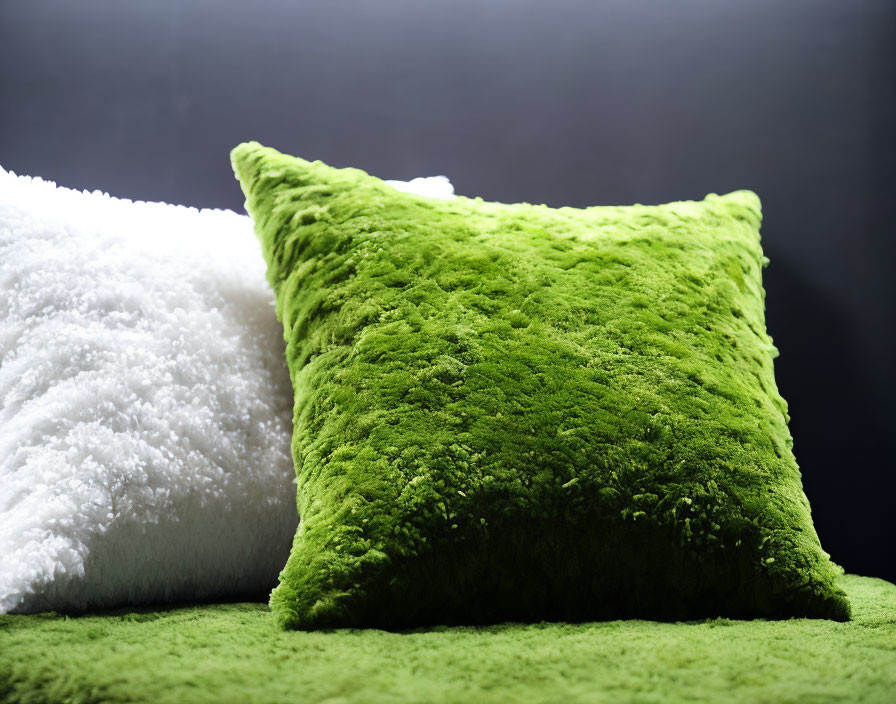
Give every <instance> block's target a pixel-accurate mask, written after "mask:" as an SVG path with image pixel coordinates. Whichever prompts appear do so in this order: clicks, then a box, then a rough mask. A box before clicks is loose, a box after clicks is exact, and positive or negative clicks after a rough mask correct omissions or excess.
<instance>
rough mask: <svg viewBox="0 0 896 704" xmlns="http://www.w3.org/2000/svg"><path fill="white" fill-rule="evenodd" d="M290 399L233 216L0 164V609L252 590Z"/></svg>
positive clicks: (284, 472) (283, 517)
mask: <svg viewBox="0 0 896 704" xmlns="http://www.w3.org/2000/svg"><path fill="white" fill-rule="evenodd" d="M446 184H447V185H446ZM393 185H395V186H396V187H400V188H402V189H410V190H412V191H414V192H417V193H420V194H421V195H431V196H434V197H450V196H451V194H452V193H453V189H451V185H450V183H448V182H447V179H444V178H439V177H436V178H434V179H415V183H412V184H402V183H393ZM292 399H293V394H292V389H291V387H290V382H289V375H288V373H287V370H286V366H285V363H284V343H283V334H282V329H281V327H280V324H279V323H278V322H277V320H276V317H275V314H274V299H273V295H272V294H271V292H270V290H269V287H268V285H267V283H266V281H265V277H264V263H263V260H262V257H261V253H260V249H259V246H258V243H257V241H256V239H255V236H254V234H253V232H252V223H251V221H250V220H249V218H247V217H246V216H242V215H237V214H235V213H232V212H229V211H214V210H202V211H200V210H196V209H193V208H187V207H182V206H172V205H166V204H163V203H143V202H131V201H128V200H119V199H116V198H111V197H109V196H107V195H105V194H102V193H99V192H95V193H86V192H85V193H82V192H78V191H72V190H68V189H64V188H57V187H56V186H55V184H53V183H50V182H46V181H42V180H40V179H36V178H35V179H32V178H28V177H19V176H16V175H15V174H13V173H9V172H6V171H3V170H2V169H0V612H19V613H25V612H33V611H43V610H61V611H82V610H86V609H97V608H110V607H115V606H120V605H125V604H130V605H137V604H149V603H158V602H164V601H194V600H201V599H212V598H216V599H217V598H229V597H241V596H249V595H253V596H258V595H261V594H264V593H266V592H267V590H269V589H270V588H271V587H272V586H273V585H274V584H275V582H276V577H277V574H278V572H279V570H280V569H281V567H282V566H283V564H284V562H285V560H286V557H287V555H288V553H289V547H290V543H291V540H292V537H293V535H294V533H295V529H296V523H297V520H298V519H297V515H296V509H295V493H294V491H295V489H294V486H293V477H294V471H293V466H292V459H291V456H290V433H291V427H292V423H291V412H292Z"/></svg>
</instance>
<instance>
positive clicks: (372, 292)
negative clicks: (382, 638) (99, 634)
mask: <svg viewBox="0 0 896 704" xmlns="http://www.w3.org/2000/svg"><path fill="white" fill-rule="evenodd" d="M232 158H233V164H234V170H235V172H236V174H237V176H238V178H239V180H240V183H241V185H242V188H243V190H244V192H245V194H246V198H247V209H248V210H249V213H250V214H251V215H252V216H253V218H254V220H255V225H256V232H257V233H258V235H259V238H260V240H261V242H262V249H263V251H264V255H265V258H266V260H267V263H268V279H269V281H270V283H271V285H272V286H273V287H274V289H275V292H276V296H277V311H278V315H279V316H280V319H281V321H282V322H283V325H284V330H285V337H286V341H287V362H288V366H289V369H290V372H291V375H292V381H293V385H294V387H295V390H296V405H295V416H294V426H295V427H294V434H293V455H294V458H295V461H296V466H297V468H298V469H297V483H298V492H297V493H298V509H299V515H300V517H301V524H300V527H299V530H298V532H297V534H296V538H295V541H294V544H293V548H292V553H291V555H290V558H289V561H288V563H287V565H286V567H285V568H284V571H283V573H282V574H281V579H280V586H279V587H278V588H277V589H276V590H275V592H274V594H273V596H272V601H271V604H272V607H273V610H274V613H275V615H276V616H277V618H278V620H279V621H280V623H281V624H283V625H284V626H286V627H297V628H317V627H326V626H331V625H339V626H347V625H348V626H350V625H375V626H385V627H401V626H406V625H418V624H431V623H488V622H499V621H505V620H542V619H545V620H567V621H575V620H592V619H602V618H622V617H648V618H658V619H670V618H671V619H680V618H696V617H704V616H729V617H731V616H738V617H742V616H755V615H762V616H772V617H782V616H791V615H792V616H817V617H827V618H835V619H844V618H848V614H849V606H848V602H847V601H846V599H845V597H844V596H843V594H842V592H840V591H838V590H837V589H836V587H835V586H834V583H833V580H834V576H835V568H834V566H833V565H832V564H831V563H830V561H829V560H828V557H827V555H826V554H825V553H824V552H823V551H822V549H821V546H820V545H819V542H818V538H817V536H816V533H815V530H814V528H813V525H812V521H811V517H810V512H809V504H808V501H807V500H806V497H805V495H804V494H803V491H802V485H801V479H800V474H799V470H798V468H797V465H796V462H795V461H794V458H793V455H792V452H791V444H792V443H791V438H790V433H789V431H788V429H787V415H786V404H785V403H784V401H783V400H782V398H781V397H780V395H779V394H778V391H777V388H776V385H775V380H774V370H773V363H772V359H773V356H774V353H775V350H774V347H773V346H772V343H771V340H770V339H769V337H768V335H767V334H766V331H765V320H764V307H763V297H764V294H763V290H762V284H761V268H762V266H763V256H762V251H761V247H760V244H759V223H760V219H761V216H760V204H759V200H758V198H757V197H756V195H755V194H753V193H750V192H748V191H739V192H736V193H732V194H729V195H727V196H721V197H719V196H709V197H707V199H706V200H704V201H701V202H683V203H672V204H668V205H662V206H649V207H648V206H629V207H596V208H589V209H584V210H580V209H573V208H561V209H552V208H547V207H545V206H532V205H527V204H517V205H504V204H499V203H486V202H483V201H482V200H480V199H475V200H474V199H468V198H457V199H454V200H449V201H440V200H435V199H431V198H425V197H420V196H414V195H410V194H405V193H401V192H399V191H397V190H395V189H393V188H391V187H389V186H388V185H386V184H384V183H383V182H382V181H380V180H379V179H376V178H373V177H371V176H368V175H367V174H365V173H364V172H362V171H359V170H356V169H333V168H331V167H328V166H326V165H324V164H322V163H320V162H315V163H309V162H306V161H303V160H301V159H296V158H293V157H289V156H285V155H283V154H280V153H279V152H276V151H275V150H273V149H268V148H265V147H261V146H260V145H258V144H255V143H252V144H244V145H241V146H239V147H237V148H236V149H235V150H234V151H233V154H232Z"/></svg>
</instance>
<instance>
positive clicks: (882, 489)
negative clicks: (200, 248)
mask: <svg viewBox="0 0 896 704" xmlns="http://www.w3.org/2000/svg"><path fill="white" fill-rule="evenodd" d="M894 47H896V3H893V2H892V0H850V1H849V2H847V1H838V0H830V1H828V2H825V1H820V0H813V1H809V0H797V1H793V0H792V1H791V2H786V3H783V2H780V1H779V0H758V1H757V0H750V1H747V0H743V1H742V2H733V1H728V2H718V0H704V1H697V0H679V1H678V2H661V1H659V0H657V1H656V2H645V1H643V0H637V1H632V0H617V1H615V2H596V1H594V0H592V1H590V2H568V1H557V0H554V1H553V2H544V1H543V0H541V1H540V2H529V1H510V0H499V1H494V0H493V1H492V2H488V3H486V2H472V1H470V2H468V1H465V0H451V1H445V2H421V1H419V0H414V1H411V0H406V1H405V0H392V1H388V0H380V1H378V2H375V1H373V0H371V1H369V2H358V1H356V0H353V1H349V0H327V1H321V2H287V0H281V1H279V2H274V1H271V0H265V1H249V0H245V1H243V2H233V1H231V2H221V1H220V0H218V1H212V0H207V1H198V0H188V1H185V0H143V1H142V2H139V3H137V2H125V1H122V0H119V1H118V2H115V1H110V2H97V1H96V0H86V1H85V0H80V1H78V2H72V1H71V0H55V1H52V2H45V1H43V0H31V1H30V2H24V1H21V2H14V1H12V0H0V165H2V166H3V167H5V168H6V169H11V170H13V171H16V172H17V173H23V174H31V175H39V176H43V177H45V178H48V179H52V180H55V181H57V182H58V183H59V184H61V185H65V186H70V187H77V188H87V189H102V190H106V191H109V192H111V193H112V194H113V195H118V196H125V197H131V198H139V199H143V200H165V201H169V202H175V203H185V204H190V205H196V206H217V207H228V208H233V209H241V207H242V196H241V193H240V191H239V188H238V185H237V183H236V182H235V181H234V179H233V176H232V174H231V170H230V165H229V160H228V152H229V150H230V149H231V147H233V146H234V145H236V144H237V143H239V142H241V141H245V140H248V139H257V140H259V141H261V142H262V143H265V144H268V145H270V146H274V147H277V148H279V149H281V150H284V151H288V152H291V153H294V154H299V155H301V156H304V157H306V158H312V159H314V158H320V159H323V160H325V161H327V162H329V163H331V164H333V165H337V166H349V165H351V166H358V167H361V168H363V169H365V170H367V171H369V172H371V173H374V174H376V175H378V176H382V177H385V178H412V177H414V176H420V175H432V174H445V175H447V176H449V177H450V178H451V179H452V181H453V182H454V184H455V187H456V188H457V190H458V192H459V193H462V194H465V195H480V196H483V197H484V198H486V199H492V200H504V201H530V202H543V203H547V204H549V205H555V206H556V205H574V206H585V205H593V204H625V203H633V202H642V203H659V202H664V201H669V200H675V199H684V198H702V197H703V196H704V195H705V194H706V193H708V192H720V193H721V192H726V191H729V190H733V189H737V188H751V189H753V190H755V191H756V192H757V193H759V195H760V197H761V198H762V201H763V206H764V214H765V221H764V225H763V242H764V246H765V249H766V254H767V255H768V256H769V258H770V259H771V262H772V263H771V266H770V268H769V269H767V270H766V275H765V282H766V286H767V291H768V301H767V302H768V307H767V310H768V326H769V329H770V332H771V334H772V335H773V337H774V338H775V342H776V344H777V346H778V347H779V349H780V350H781V353H782V354H781V357H780V358H779V359H778V360H777V362H776V369H777V373H778V381H779V386H780V388H781V391H782V393H783V395H784V396H785V398H787V399H788V401H789V402H790V408H791V414H792V423H791V427H792V430H793V434H794V438H795V452H796V456H797V459H798V460H799V462H800V465H801V468H802V471H803V477H804V482H805V487H806V493H807V494H808V495H809V498H810V500H811V502H812V506H813V511H814V516H815V520H816V525H817V527H818V531H819V533H820V535H821V539H822V543H823V544H824V546H825V547H826V548H827V550H828V551H829V552H830V553H831V554H832V556H833V557H834V559H835V560H836V561H837V562H839V563H840V564H842V565H843V566H844V567H846V568H847V569H848V570H850V571H853V572H858V573H861V574H868V575H876V576H882V577H886V578H889V579H890V580H896V540H894V538H896V511H894V510H893V506H894V497H896V472H894V462H893V457H894V450H896V448H894V444H896V443H894V435H896V434H894V432H893V428H894V421H896V411H894V407H896V380H894V371H893V362H894V360H896V354H894V353H896V349H894V347H896V345H894V330H893V326H894V307H896V306H894V303H896V290H894V288H896V286H894V276H893V273H892V268H893V265H894V257H893V255H894V246H893V238H894V234H896V233H894V227H893V222H894V216H893V214H892V206H893V202H894V187H896V168H894V161H896V159H894V157H896V140H894V132H896V49H894Z"/></svg>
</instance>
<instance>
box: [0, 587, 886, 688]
mask: <svg viewBox="0 0 896 704" xmlns="http://www.w3.org/2000/svg"><path fill="white" fill-rule="evenodd" d="M840 585H841V586H842V587H843V588H844V589H845V590H846V592H847V593H848V595H849V598H850V599H851V600H852V604H853V620H852V621H850V622H847V623H836V622H833V621H823V620H807V619H798V620H791V621H730V620H726V619H716V620H710V621H699V622H690V623H658V622H652V621H610V622H605V623H583V624H565V623H563V624H561V623H541V624H506V625H500V626H491V627H484V628H469V627H467V628H432V629H426V630H416V631H410V632H403V633H389V632H385V631H376V630H342V631H322V632H315V633H303V632H284V631H281V630H279V629H278V628H277V627H276V625H275V624H274V620H273V618H272V617H271V614H270V612H269V611H268V607H267V606H266V605H264V604H220V605H209V606H192V607H185V608H173V609H160V610H155V611H141V612H139V613H126V612H115V613H110V614H104V615H96V616H84V617H80V618H67V617H63V616H56V615H41V616H2V617H0V701H3V702H31V703H38V702H80V703H82V704H87V703H90V702H153V703H162V702H178V703H182V702H266V703H267V702H318V701H327V702H382V701H389V702H403V701H419V702H485V701H488V702H492V701H494V702H531V701H545V702H548V701H549V702H568V701H587V702H604V701H606V702H618V701H637V702H660V701H662V702H668V701H676V700H679V701H684V700H686V701H723V700H724V701H743V702H762V701H775V702H797V701H825V702H828V701H850V702H853V701H874V702H893V701H896V586H894V585H892V584H890V583H888V582H884V581H882V580H879V579H871V578H867V577H856V576H846V577H842V578H841V583H840Z"/></svg>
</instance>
